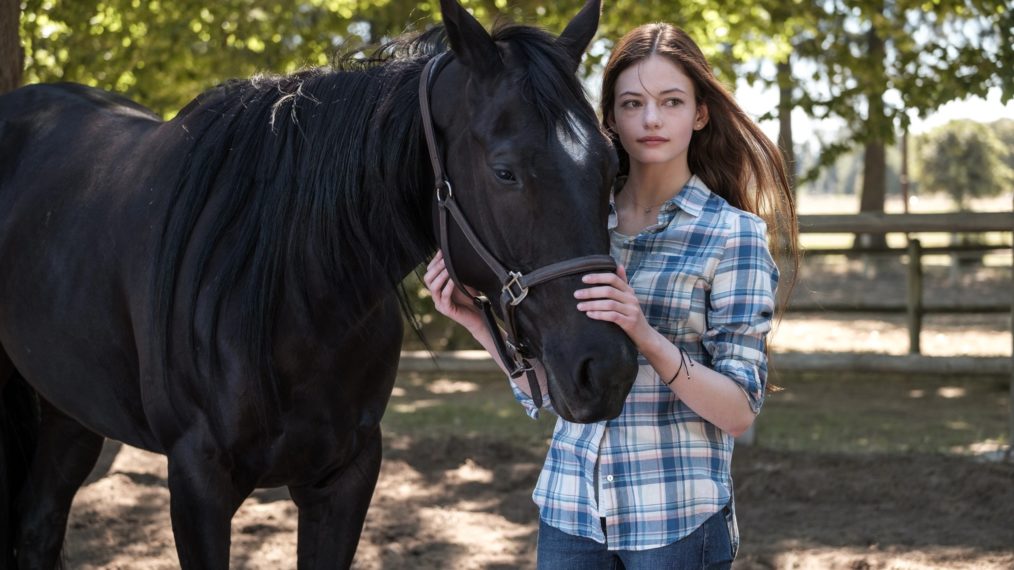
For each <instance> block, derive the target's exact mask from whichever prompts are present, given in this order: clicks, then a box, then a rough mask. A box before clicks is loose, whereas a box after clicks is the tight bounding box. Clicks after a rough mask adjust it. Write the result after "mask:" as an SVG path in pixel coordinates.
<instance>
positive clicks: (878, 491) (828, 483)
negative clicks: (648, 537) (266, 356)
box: [66, 438, 1014, 570]
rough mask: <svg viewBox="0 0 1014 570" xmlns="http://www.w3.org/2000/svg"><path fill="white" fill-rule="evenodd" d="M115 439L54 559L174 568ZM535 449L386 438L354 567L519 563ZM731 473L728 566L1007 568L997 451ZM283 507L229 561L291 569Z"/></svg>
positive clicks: (154, 490) (1006, 475)
mask: <svg viewBox="0 0 1014 570" xmlns="http://www.w3.org/2000/svg"><path fill="white" fill-rule="evenodd" d="M117 447H118V446H116V445H113V446H110V447H109V448H108V449H107V451H108V454H107V456H106V457H105V459H106V460H107V461H108V460H109V459H112V458H113V455H114V454H115V460H113V461H112V464H111V465H110V468H109V470H108V472H107V473H105V474H103V475H102V477H101V478H99V479H97V480H95V481H93V482H91V483H90V484H88V485H86V486H85V487H84V488H83V489H82V490H81V492H80V493H79V495H78V497H77V499H76V500H75V505H74V511H73V514H72V518H71V521H70V529H69V536H68V545H67V553H66V554H67V562H68V566H69V567H70V568H82V569H84V568H87V569H93V568H104V569H134V568H151V569H162V568H175V567H178V566H177V562H176V554H175V551H174V543H173V540H172V536H171V533H170V530H169V517H168V491H167V489H166V478H165V461H164V460H163V459H162V458H161V457H159V456H155V455H151V454H148V453H144V452H141V451H138V450H135V449H132V448H127V447H123V448H122V449H119V450H117ZM117 451H118V453H117ZM541 460H542V456H541V454H540V453H537V452H535V451H533V450H530V449H525V448H523V447H519V446H514V445H511V444H508V443H505V442H503V441H501V440H483V439H477V438H442V439H439V440H431V439H409V438H400V439H396V440H393V441H391V440H389V441H388V442H387V449H386V458H385V461H384V466H383V469H382V473H381V476H380V484H379V486H378V489H377V492H376V493H375V494H374V499H373V505H372V507H371V510H370V513H369V516H368V518H367V522H366V530H365V532H364V534H363V537H362V540H361V542H360V546H359V551H358V553H357V556H356V561H355V563H354V566H353V567H354V568H359V569H364V570H365V569H381V568H383V569H394V568H405V569H437V568H441V569H442V568H463V569H464V568H485V569H507V568H532V567H534V556H533V552H534V547H535V540H536V524H535V520H536V516H537V514H536V511H535V509H534V507H533V505H532V502H531V499H530V497H529V495H530V493H531V489H532V487H533V485H534V482H535V478H536V476H537V474H538V470H539V465H540V463H541ZM733 471H734V477H735V480H736V482H737V490H736V493H737V500H738V504H739V524H740V529H741V531H742V535H743V545H742V549H741V551H740V556H739V559H738V560H737V562H736V568H742V569H767V568H785V569H789V568H794V569H797V568H798V569H825V568H826V569H836V568H841V569H849V570H855V569H874V568H884V569H887V568H898V569H917V568H948V569H950V568H968V569H972V568H975V569H990V568H995V569H1009V568H1014V524H1012V522H1011V521H1014V465H1012V464H1009V463H1007V464H1003V463H992V462H991V463H982V462H976V461H974V460H970V459H967V458H960V457H948V456H944V455H913V454H906V455H904V456H887V455H841V454H817V453H805V452H776V451H771V450H766V449H763V448H751V447H741V448H740V449H737V450H736V457H735V460H734V465H733ZM295 520H296V511H295V509H294V507H293V505H292V503H291V502H290V501H288V500H287V495H286V493H285V492H284V491H279V490H268V491H259V492H258V493H257V494H255V495H254V496H253V497H251V498H250V499H249V500H248V501H247V502H246V503H245V504H244V505H243V507H242V508H241V509H240V511H239V513H238V514H237V515H236V517H235V519H234V521H233V548H232V567H234V568H251V569H269V568H271V569H274V568H294V567H295V538H296V534H295V530H296V529H295Z"/></svg>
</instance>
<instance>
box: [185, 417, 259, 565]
mask: <svg viewBox="0 0 1014 570" xmlns="http://www.w3.org/2000/svg"><path fill="white" fill-rule="evenodd" d="M206 441H207V439H206V438H201V437H184V438H183V439H181V440H180V441H179V442H177V444H176V445H174V446H173V449H172V452H171V453H170V454H169V514H170V517H171V518H172V526H173V536H174V537H175V538H176V553H177V554H178V555H179V558H180V567H181V568H182V569H183V570H192V569H201V570H216V569H226V568H228V567H229V545H230V542H231V540H232V533H231V530H232V529H231V523H232V516H233V515H234V514H236V510H237V509H239V507H240V505H242V504H243V501H244V500H245V499H246V498H247V496H248V495H249V494H250V493H251V492H252V491H253V488H254V485H253V483H250V482H242V481H239V480H238V479H237V478H236V477H234V475H235V473H233V471H232V469H230V468H229V465H228V457H229V455H228V454H227V453H226V452H225V451H223V450H221V449H219V448H218V447H217V446H215V445H214V444H208V443H205V442H206Z"/></svg>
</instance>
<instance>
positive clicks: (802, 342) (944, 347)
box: [770, 314, 1011, 356]
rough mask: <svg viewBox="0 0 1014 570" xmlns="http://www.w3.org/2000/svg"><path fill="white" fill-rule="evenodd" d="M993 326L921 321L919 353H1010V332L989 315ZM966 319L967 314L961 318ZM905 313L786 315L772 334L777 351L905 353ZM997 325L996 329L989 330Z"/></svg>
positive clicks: (998, 317) (999, 319)
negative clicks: (896, 314)
mask: <svg viewBox="0 0 1014 570" xmlns="http://www.w3.org/2000/svg"><path fill="white" fill-rule="evenodd" d="M991 317H994V318H993V319H992V320H995V321H996V323H997V325H996V327H983V326H981V324H978V323H972V324H968V325H957V324H951V323H952V322H954V318H953V317H950V318H948V317H934V318H927V319H926V320H925V321H924V322H923V334H922V342H921V345H922V347H921V348H922V353H923V354H925V355H927V356H1009V355H1010V353H1011V352H1010V351H1011V333H1010V330H1009V328H1007V330H1004V328H1006V327H1009V325H1007V324H1006V323H1005V322H1002V321H1004V319H1006V320H1009V317H1005V316H1002V315H992V316H991ZM965 318H966V319H967V318H968V317H965ZM906 327H907V325H906V324H905V319H904V317H903V316H884V317H883V318H882V319H880V318H870V317H869V316H856V315H829V316H825V315H813V314H805V315H786V316H785V317H784V318H782V320H781V321H780V322H779V323H778V324H777V325H776V327H775V329H774V332H773V334H772V335H771V336H770V347H771V350H772V351H773V352H775V353H778V352H871V353H877V354H894V355H904V354H908V329H907V328H906ZM991 329H999V330H991Z"/></svg>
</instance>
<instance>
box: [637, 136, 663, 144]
mask: <svg viewBox="0 0 1014 570" xmlns="http://www.w3.org/2000/svg"><path fill="white" fill-rule="evenodd" d="M637 142H639V143H641V144H643V145H647V146H658V145H660V144H663V143H667V142H669V139H667V138H665V137H641V138H639V139H637Z"/></svg>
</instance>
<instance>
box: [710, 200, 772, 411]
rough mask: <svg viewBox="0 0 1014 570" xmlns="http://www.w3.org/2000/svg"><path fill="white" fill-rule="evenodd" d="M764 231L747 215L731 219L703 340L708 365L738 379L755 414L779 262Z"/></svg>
mask: <svg viewBox="0 0 1014 570" xmlns="http://www.w3.org/2000/svg"><path fill="white" fill-rule="evenodd" d="M766 231H767V228H766V225H765V224H764V222H763V221H762V220H761V219H760V218H758V217H757V216H754V215H752V214H746V213H742V214H741V215H739V216H736V217H735V218H734V219H733V222H732V231H731V233H730V236H729V239H728V240H727V241H726V244H725V251H724V254H723V256H722V258H721V260H720V261H719V262H718V265H717V267H716V269H715V276H714V279H713V281H712V284H711V303H710V307H709V309H708V329H707V331H706V332H705V334H704V337H703V339H702V341H703V344H704V348H705V350H707V351H708V353H709V354H710V355H711V367H712V368H713V369H714V370H716V371H718V372H721V373H722V374H724V375H726V376H728V377H729V378H731V379H732V380H733V381H734V382H736V383H737V384H739V386H740V387H741V388H742V389H743V391H744V392H745V393H746V396H747V399H748V400H749V402H750V408H751V409H752V410H753V412H754V413H758V412H759V411H760V408H761V405H762V404H763V403H764V391H765V386H766V385H767V372H768V370H767V354H766V353H765V342H766V337H767V334H768V332H769V331H770V330H771V320H772V317H773V316H774V309H775V290H776V289H777V286H778V267H777V265H775V262H774V260H773V259H772V257H771V252H770V250H769V249H768V243H767V234H766Z"/></svg>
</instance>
